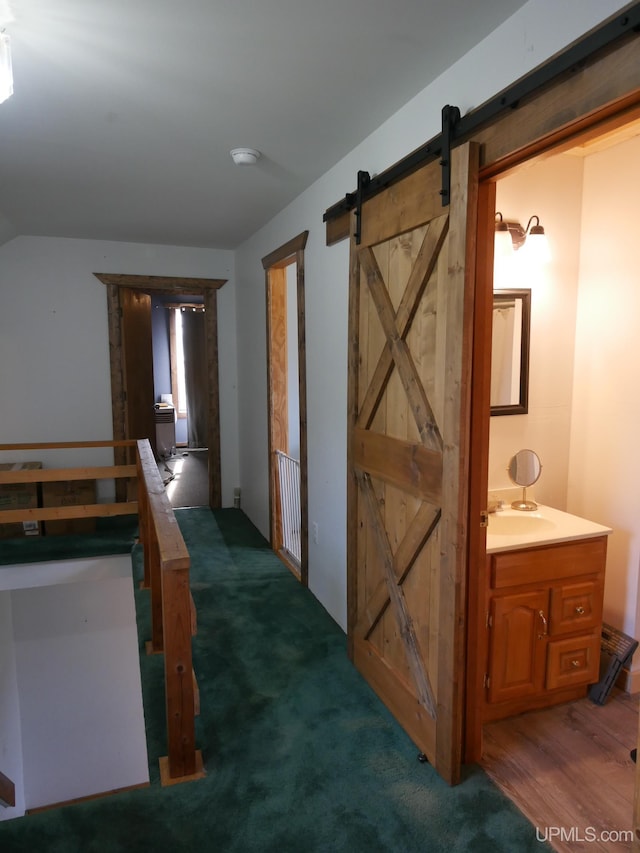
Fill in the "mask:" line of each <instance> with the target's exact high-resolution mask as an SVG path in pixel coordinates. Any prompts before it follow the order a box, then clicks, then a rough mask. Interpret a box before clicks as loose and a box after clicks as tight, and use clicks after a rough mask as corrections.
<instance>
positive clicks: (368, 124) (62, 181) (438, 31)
mask: <svg viewBox="0 0 640 853" xmlns="http://www.w3.org/2000/svg"><path fill="white" fill-rule="evenodd" d="M523 3H524V0H483V2H481V3H479V2H477V0H447V2H444V0H396V2H390V0H386V2H385V0H181V2H176V0H172V2H169V0H0V27H2V26H4V28H5V30H6V32H7V33H8V34H9V36H10V37H11V42H12V54H13V69H14V90H15V91H14V95H13V96H12V97H11V98H10V99H9V100H8V101H6V102H5V103H3V104H0V221H4V222H5V224H7V225H8V227H9V228H10V229H11V230H12V231H13V232H14V233H18V234H33V235H49V236H60V237H81V238H92V239H108V240H124V241H134V242H147V243H165V244H170V245H185V246H205V247H218V248H233V247H235V246H237V245H238V244H239V243H240V242H242V241H243V240H244V239H246V238H247V237H248V236H250V235H251V234H252V233H253V232H255V231H256V229H258V228H259V227H260V226H261V225H262V224H264V223H265V222H267V221H268V220H269V219H270V218H272V217H273V216H274V215H275V214H276V213H277V212H278V211H279V210H281V209H282V208H283V207H285V206H286V205H287V204H288V203H289V202H290V201H291V200H292V199H294V198H295V197H296V196H297V195H298V194H299V193H300V192H302V191H303V190H304V189H305V188H306V187H308V186H309V185H310V184H312V183H313V182H314V181H315V180H316V179H317V178H318V177H320V176H321V175H322V174H323V173H324V172H326V171H327V169H328V168H330V167H331V166H332V165H333V164H335V163H336V162H337V161H338V160H339V159H340V158H341V157H343V156H344V155H345V154H347V153H348V152H349V151H350V150H351V149H352V148H353V147H354V146H356V145H357V144H358V143H359V142H361V141H362V140H363V139H364V138H365V137H366V136H367V135H368V134H369V133H371V132H372V131H373V130H374V129H375V128H376V127H378V126H379V125H380V124H382V123H383V122H384V121H385V120H386V119H387V118H388V117H389V116H391V115H392V114H393V113H394V112H396V111H397V110H398V109H400V107H402V106H403V105H404V104H405V103H406V102H407V101H409V100H410V99H411V98H412V97H413V96H414V95H415V94H417V93H418V92H419V91H421V90H422V89H423V88H425V86H427V85H428V84H429V83H430V82H431V81H432V80H433V79H434V78H436V77H437V76H438V75H439V74H440V73H441V72H442V71H444V70H445V69H446V68H447V67H449V66H450V65H451V64H452V63H453V62H455V61H456V60H457V59H458V58H459V57H460V56H462V55H463V54H464V53H466V52H467V51H468V50H469V49H470V48H471V47H473V45H474V44H476V43H477V42H479V41H480V40H481V39H482V38H484V37H485V36H486V35H487V34H488V33H489V32H491V31H492V30H493V29H495V28H496V26H498V25H499V24H500V23H502V21H504V20H505V19H506V18H507V17H509V16H510V15H511V14H513V12H515V11H516V10H517V9H518V8H519V7H520V6H522V5H523ZM11 18H13V20H11ZM238 146H249V147H252V148H256V149H258V150H259V151H261V152H262V156H261V158H260V159H259V161H258V163H257V164H256V166H253V167H238V166H235V165H234V164H233V162H232V159H231V157H230V155H229V151H230V149H232V148H234V147H238ZM347 189H349V188H347ZM331 201H333V199H332V200H331Z"/></svg>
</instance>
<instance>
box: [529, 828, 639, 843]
mask: <svg viewBox="0 0 640 853" xmlns="http://www.w3.org/2000/svg"><path fill="white" fill-rule="evenodd" d="M536 838H537V840H538V841H549V842H552V841H564V842H567V843H570V844H575V843H576V842H578V841H582V842H601V843H602V842H609V843H611V842H613V843H620V844H622V843H625V844H629V843H630V842H631V841H633V830H632V829H596V828H595V827H593V826H568V827H567V826H547V827H545V828H544V829H541V828H540V827H539V826H536Z"/></svg>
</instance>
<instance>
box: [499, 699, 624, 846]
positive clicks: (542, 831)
mask: <svg viewBox="0 0 640 853" xmlns="http://www.w3.org/2000/svg"><path fill="white" fill-rule="evenodd" d="M638 708H639V697H638V695H635V696H629V695H628V694H626V693H623V692H622V691H613V692H612V694H611V696H610V697H609V699H608V701H607V702H606V704H605V705H595V704H594V703H593V702H591V701H590V700H589V699H580V700H579V701H577V702H569V703H567V704H565V705H559V706H557V707H555V708H550V709H546V710H544V711H532V712H530V713H527V714H521V715H520V716H517V717H512V718H510V719H508V720H500V721H498V722H495V723H490V724H488V725H486V726H485V728H484V751H483V760H482V765H483V767H484V769H485V770H486V772H487V773H488V775H489V776H490V777H491V778H492V779H493V780H494V782H495V783H496V784H497V785H498V787H500V788H501V789H502V790H503V791H504V792H505V793H506V794H507V796H508V797H510V799H511V800H513V802H514V803H515V804H516V805H517V806H518V807H519V808H520V810H521V811H522V812H523V813H524V814H525V815H526V816H527V817H528V818H529V820H530V821H531V822H532V823H533V824H534V826H535V827H536V828H537V833H538V837H539V838H540V839H543V838H544V839H545V840H547V841H548V842H549V844H550V845H551V846H552V847H553V848H554V849H555V850H558V851H560V853H576V851H581V850H584V851H591V853H596V851H608V853H614V851H618V853H620V851H623V850H630V849H631V830H632V827H633V819H632V818H633V796H634V782H635V764H634V763H633V761H632V760H631V758H630V754H629V753H630V750H631V749H633V748H634V747H635V746H636V740H637V733H638ZM627 833H629V834H628V836H627Z"/></svg>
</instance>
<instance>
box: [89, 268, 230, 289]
mask: <svg viewBox="0 0 640 853" xmlns="http://www.w3.org/2000/svg"><path fill="white" fill-rule="evenodd" d="M94 275H95V277H96V278H98V279H100V281H101V282H102V283H103V284H115V285H116V286H117V287H130V288H132V289H133V290H144V291H145V292H148V293H151V292H153V293H187V294H189V293H190V294H195V293H204V291H205V290H211V289H213V290H219V289H220V288H221V287H222V286H223V285H224V284H226V283H227V281H228V279H226V278H187V277H182V276H169V275H167V276H164V275H116V274H113V273H102V272H100V273H98V272H96V273H94Z"/></svg>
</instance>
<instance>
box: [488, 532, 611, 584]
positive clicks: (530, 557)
mask: <svg viewBox="0 0 640 853" xmlns="http://www.w3.org/2000/svg"><path fill="white" fill-rule="evenodd" d="M606 554H607V538H606V536H598V537H596V538H594V539H581V540H580V541H578V542H571V543H566V544H561V545H547V546H543V547H540V548H523V549H522V550H518V551H505V552H504V553H497V554H490V555H488V557H489V563H490V579H491V586H492V587H493V588H494V589H504V588H505V587H509V586H520V585H521V584H527V583H539V582H540V581H550V582H553V581H555V580H562V579H564V578H573V577H577V576H578V575H596V574H599V573H600V572H602V570H603V568H604V563H605V558H606Z"/></svg>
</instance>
